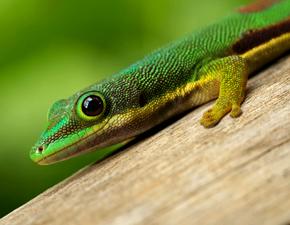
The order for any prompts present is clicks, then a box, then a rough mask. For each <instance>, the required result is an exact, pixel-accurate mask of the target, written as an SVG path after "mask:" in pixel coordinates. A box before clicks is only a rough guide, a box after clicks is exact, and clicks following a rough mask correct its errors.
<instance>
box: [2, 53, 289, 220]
mask: <svg viewBox="0 0 290 225" xmlns="http://www.w3.org/2000/svg"><path fill="white" fill-rule="evenodd" d="M248 89H249V90H251V91H250V92H249V93H248V96H247V98H246V101H245V103H244V104H243V111H244V113H243V115H242V116H241V117H240V118H238V119H232V118H230V117H228V116H227V117H226V118H225V119H223V120H222V122H221V123H220V124H219V125H218V126H217V127H215V128H213V129H204V128H203V127H202V126H200V124H199V123H198V121H199V118H200V117H201V115H202V112H203V111H204V110H205V109H206V108H207V107H208V105H206V106H202V107H200V108H198V109H196V110H194V111H192V112H190V113H189V114H187V115H186V116H184V117H182V118H181V119H180V120H178V121H177V122H175V123H173V124H171V125H170V126H168V127H166V128H165V129H163V130H161V131H160V132H158V133H155V134H154V135H153V136H150V137H148V138H146V139H145V140H143V141H140V142H137V143H135V144H134V145H132V146H130V147H129V148H128V149H126V151H123V152H119V153H118V154H115V155H114V156H112V157H110V158H108V159H106V160H104V161H102V162H101V163H98V164H94V165H91V166H89V167H87V168H85V169H83V170H82V171H80V172H79V173H77V174H75V175H74V176H72V177H71V178H68V179H67V180H65V181H63V182H62V183H60V184H58V185H56V186H55V187H52V188H51V189H49V190H47V191H46V192H44V193H43V194H41V195H40V196H38V197H36V198H35V199H33V200H32V201H30V202H28V203H27V204H26V205H24V206H22V207H20V208H19V209H17V210H15V211H14V212H12V213H10V214H9V215H7V216H6V217H4V218H2V220H0V224H9V225H13V224H19V225H26V224H40V225H46V224H61V225H62V224H85V225H90V224H94V225H95V224H125V225H129V224H146V225H149V224H166V225H168V224H176V225H177V224H178V225H179V224H217V225H219V224H223V225H225V224H229V225H231V224H241V225H245V224H247V225H249V224H263V225H267V224H288V223H289V222H290V57H287V58H285V59H283V60H281V61H280V62H278V63H277V64H275V65H273V66H272V67H270V68H268V69H267V70H266V71H263V72H261V73H260V74H259V75H257V76H255V77H254V78H253V79H251V80H250V82H249V84H248Z"/></svg>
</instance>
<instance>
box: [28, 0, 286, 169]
mask: <svg viewBox="0 0 290 225" xmlns="http://www.w3.org/2000/svg"><path fill="white" fill-rule="evenodd" d="M289 49H290V0H280V1H279V0H262V1H261V0H260V1H259V0H258V1H257V2H255V3H253V4H251V5H249V6H246V7H243V8H240V9H239V10H238V11H236V12H233V13H232V14H231V15H229V16H228V17H226V18H224V19H223V20H221V21H219V22H217V23H214V24H211V25H209V26H208V27H206V28H204V29H200V30H197V31H196V32H194V33H192V34H190V35H188V36H186V37H185V38H183V39H181V40H178V41H176V42H174V43H171V44H169V45H168V46H165V47H164V48H161V49H159V50H157V51H155V52H153V53H152V54H150V55H148V56H146V57H145V58H144V59H142V60H140V61H138V62H137V63H135V64H133V65H131V66H130V67H129V68H127V69H125V70H123V71H121V72H120V73H118V74H115V75H113V76H112V77H110V78H108V79H105V80H103V81H101V82H100V83H97V84H93V85H91V86H90V87H88V88H85V89H83V90H82V91H79V92H77V93H76V94H74V95H73V96H71V97H69V98H68V99H64V100H59V101H57V102H56V103H54V104H53V106H52V107H51V109H50V111H49V113H48V127H47V129H46V130H45V131H44V132H43V133H42V135H41V137H40V139H39V141H38V142H37V143H36V145H35V146H34V147H33V148H32V150H31V153H30V156H31V159H32V160H33V161H35V162H36V163H38V164H42V165H43V164H51V163H55V162H58V161H62V160H65V159H67V158H71V157H73V156H76V155H79V154H83V153H87V152H90V151H92V150H97V149H100V148H103V147H106V146H111V145H114V144H117V143H122V142H124V141H127V140H130V139H132V138H134V137H136V136H137V135H139V134H141V133H143V132H145V131H147V130H149V129H151V128H152V127H154V126H156V125H158V124H160V123H162V122H163V121H165V120H167V119H169V118H170V117H172V116H174V115H177V114H180V113H182V112H185V111H187V110H190V109H192V108H194V107H196V106H198V105H201V104H203V103H206V102H208V101H210V100H213V99H217V100H216V101H215V103H214V105H213V106H212V107H211V108H210V109H209V110H208V111H206V112H205V113H204V114H203V116H202V118H201V121H200V122H201V124H202V125H203V126H204V127H213V126H215V125H216V124H217V123H218V122H219V121H220V120H221V119H222V118H223V117H224V116H225V115H227V114H228V113H229V114H230V116H231V117H234V118H235V117H238V116H239V115H240V114H241V112H242V111H241V103H242V102H243V100H244V98H245V89H246V83H247V79H248V75H250V74H251V73H253V72H255V71H256V70H257V69H259V68H261V67H262V66H264V65H265V64H267V63H269V62H270V61H272V60H274V59H276V58H277V57H279V56H280V55H282V54H283V53H285V52H286V51H287V50H289Z"/></svg>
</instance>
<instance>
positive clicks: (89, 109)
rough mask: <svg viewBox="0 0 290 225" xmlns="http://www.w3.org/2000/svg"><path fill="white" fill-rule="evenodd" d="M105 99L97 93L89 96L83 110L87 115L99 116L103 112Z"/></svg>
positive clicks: (84, 102)
mask: <svg viewBox="0 0 290 225" xmlns="http://www.w3.org/2000/svg"><path fill="white" fill-rule="evenodd" d="M103 108H104V104H103V100H102V99H101V98H100V97H99V96H96V95H90V96H88V97H87V98H86V99H85V100H84V101H83V104H82V111H83V113H84V114H86V115H87V116H97V115H100V114H101V113H102V112H103Z"/></svg>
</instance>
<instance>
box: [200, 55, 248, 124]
mask: <svg viewBox="0 0 290 225" xmlns="http://www.w3.org/2000/svg"><path fill="white" fill-rule="evenodd" d="M247 68H248V67H247V63H246V60H245V59H243V58H242V57H240V56H229V57H225V58H222V59H218V60H215V61H213V62H211V63H209V64H208V65H205V66H204V67H203V68H202V71H201V74H204V76H206V77H207V79H216V80H218V81H219V85H220V87H219V95H218V98H217V100H216V102H215V103H214V105H213V107H212V108H211V109H209V110H208V111H206V112H205V113H204V114H203V116H202V118H201V121H200V123H201V124H202V125H203V126H204V127H213V126H215V125H216V124H217V123H218V122H219V121H220V120H221V119H222V118H223V117H224V116H225V115H226V114H227V113H229V112H230V115H231V117H238V116H239V115H241V113H242V111H241V107H240V106H241V103H242V102H243V100H244V97H245V89H246V83H247V79H248V73H249V72H248V69H247Z"/></svg>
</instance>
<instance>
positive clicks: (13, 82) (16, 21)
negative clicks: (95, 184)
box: [0, 0, 249, 217]
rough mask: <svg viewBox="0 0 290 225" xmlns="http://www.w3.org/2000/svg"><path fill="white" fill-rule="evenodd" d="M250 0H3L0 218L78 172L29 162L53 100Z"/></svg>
mask: <svg viewBox="0 0 290 225" xmlns="http://www.w3.org/2000/svg"><path fill="white" fill-rule="evenodd" d="M248 2H249V0H219V1H212V0H202V1H200V0H138V1H136V0H111V1H108V0H107V1H106V0H103V1H98V0H95V1H88V0H83V1H73V0H41V1H39V0H0V105H1V111H0V217H2V216H4V215H5V214H7V213H8V212H10V211H12V210H13V209H15V208H16V207H18V206H20V205H22V204H24V203H25V202H27V201H28V200H30V199H31V198H33V197H34V196H36V195H37V194H39V193H41V192H43V191H44V190H46V189H47V188H48V187H50V186H52V185H54V184H55V183H57V182H59V181H61V180H63V179H64V178H65V177H67V176H69V175H71V174H72V173H73V172H75V171H77V170H78V169H80V168H82V167H83V166H85V165H87V164H89V163H91V162H94V161H96V159H97V158H99V157H100V155H96V153H93V154H89V155H87V156H82V157H79V158H76V159H72V160H69V161H66V162H63V163H60V164H57V165H52V166H46V167H43V166H38V165H36V164H34V163H33V162H32V161H30V159H29V156H28V153H29V150H30V147H31V146H32V145H33V144H34V142H35V141H36V139H37V138H38V136H39V134H40V132H41V131H42V129H43V128H44V127H45V124H46V113H47V110H48V108H49V106H50V105H51V104H52V103H53V102H54V101H55V100H57V99H60V98H64V97H67V96H69V95H71V94H73V93H74V92H75V91H77V90H79V89H81V88H84V87H85V86H87V85H89V84H91V83H93V82H96V81H98V80H100V79H102V78H104V77H105V76H108V75H111V74H113V73H115V72H118V71H119V70H120V69H122V68H124V67H126V66H128V65H129V64H131V63H133V62H134V61H135V60H138V59H139V58H141V57H142V56H144V55H145V54H146V53H149V52H150V51H152V50H154V49H155V48H157V47H160V46H162V45H164V44H165V43H167V42H168V41H171V40H174V39H176V38H178V37H181V36H183V35H185V34H186V33H188V32H191V31H192V30H194V29H196V28H198V27H201V26H203V25H205V24H208V23H211V22H214V21H215V20H216V19H218V18H220V17H223V16H224V15H227V14H228V13H229V12H231V11H232V10H233V9H234V8H236V7H238V6H240V5H242V4H246V3H248Z"/></svg>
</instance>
